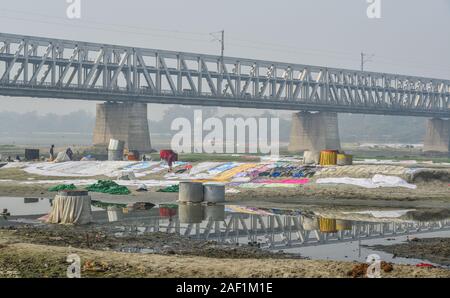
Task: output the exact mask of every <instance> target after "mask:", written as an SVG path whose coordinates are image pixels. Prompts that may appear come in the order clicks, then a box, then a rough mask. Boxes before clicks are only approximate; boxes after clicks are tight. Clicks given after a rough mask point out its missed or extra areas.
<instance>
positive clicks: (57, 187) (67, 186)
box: [48, 184, 77, 191]
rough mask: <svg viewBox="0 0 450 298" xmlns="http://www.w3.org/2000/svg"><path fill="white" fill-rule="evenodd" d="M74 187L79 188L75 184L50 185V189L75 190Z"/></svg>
mask: <svg viewBox="0 0 450 298" xmlns="http://www.w3.org/2000/svg"><path fill="white" fill-rule="evenodd" d="M74 189H77V187H76V186H75V185H73V184H59V185H55V186H52V187H50V188H49V189H48V191H60V190H74Z"/></svg>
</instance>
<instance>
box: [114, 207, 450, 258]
mask: <svg viewBox="0 0 450 298" xmlns="http://www.w3.org/2000/svg"><path fill="white" fill-rule="evenodd" d="M115 226H120V227H122V228H123V230H121V231H122V232H124V233H128V234H135V233H146V232H165V233H176V234H179V235H183V236H188V237H191V238H196V239H203V240H216V241H218V242H222V243H244V244H245V243H247V242H259V243H260V244H261V247H263V248H267V249H283V248H296V247H307V246H318V245H326V244H336V243H344V242H352V241H358V240H370V239H382V238H387V237H395V236H401V235H408V236H410V235H411V236H412V235H418V234H424V233H432V232H439V231H442V232H444V231H450V220H448V219H447V220H438V221H427V222H399V221H393V222H359V221H352V226H351V229H349V230H345V231H337V232H336V233H324V232H321V231H320V230H319V229H315V230H306V229H305V228H304V227H303V216H302V215H299V216H290V215H289V216H288V215H267V216H266V215H265V216H262V215H257V214H240V213H227V214H226V215H225V218H224V220H221V221H217V220H214V219H213V218H209V219H206V220H205V221H202V222H201V223H189V224H187V223H180V220H179V218H178V216H175V217H173V218H172V219H171V220H168V219H167V218H159V217H157V216H153V217H148V216H146V217H142V218H140V219H139V218H134V219H133V218H129V219H127V220H123V221H120V222H117V223H116V225H115ZM258 240H259V241H258ZM261 240H262V242H261Z"/></svg>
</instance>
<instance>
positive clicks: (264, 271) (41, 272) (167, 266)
mask: <svg viewBox="0 0 450 298" xmlns="http://www.w3.org/2000/svg"><path fill="white" fill-rule="evenodd" d="M0 235H1V237H0V239H1V240H0V277H32V278H35V277H65V276H66V271H67V267H68V265H69V263H67V261H66V259H67V256H68V255H69V254H77V255H78V256H80V259H81V276H82V277H160V278H161V277H172V278H180V277H187V276H188V277H195V278H207V277H216V278H218V277H221V278H225V277H231V278H236V277H258V278H268V277H316V278H319V277H321V278H323V277H325V278H331V277H338V278H346V277H350V276H351V272H352V271H354V269H355V268H357V266H358V265H359V263H356V262H340V261H327V260H303V259H290V258H287V259H286V258H258V259H257V258H254V257H251V256H249V257H247V258H243V259H239V260H236V259H235V258H227V257H224V258H217V257H204V256H186V255H161V254H142V253H141V254H137V253H123V252H114V251H101V250H94V249H80V248H75V247H67V246H65V247H64V246H55V245H46V244H34V243H24V242H23V240H21V239H20V238H18V237H16V236H15V235H14V232H13V231H7V232H5V231H2V233H1V234H0ZM382 277H386V278H390V277H392V278H400V277H411V278H421V277H423V278H425V277H445V278H448V277H450V271H449V270H445V269H439V268H420V267H416V266H409V265H394V266H393V270H392V271H390V272H382Z"/></svg>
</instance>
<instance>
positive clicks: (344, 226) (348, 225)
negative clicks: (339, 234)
mask: <svg viewBox="0 0 450 298" xmlns="http://www.w3.org/2000/svg"><path fill="white" fill-rule="evenodd" d="M336 230H338V231H351V230H352V221H351V220H342V219H337V220H336Z"/></svg>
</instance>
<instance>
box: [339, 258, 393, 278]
mask: <svg viewBox="0 0 450 298" xmlns="http://www.w3.org/2000/svg"><path fill="white" fill-rule="evenodd" d="M368 268H369V264H366V263H359V264H356V265H355V266H353V268H352V270H350V271H348V272H347V276H351V277H353V278H358V277H367V269H368ZM381 270H383V271H384V272H386V273H387V272H391V271H392V270H394V266H393V264H392V263H388V262H385V261H381Z"/></svg>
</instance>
